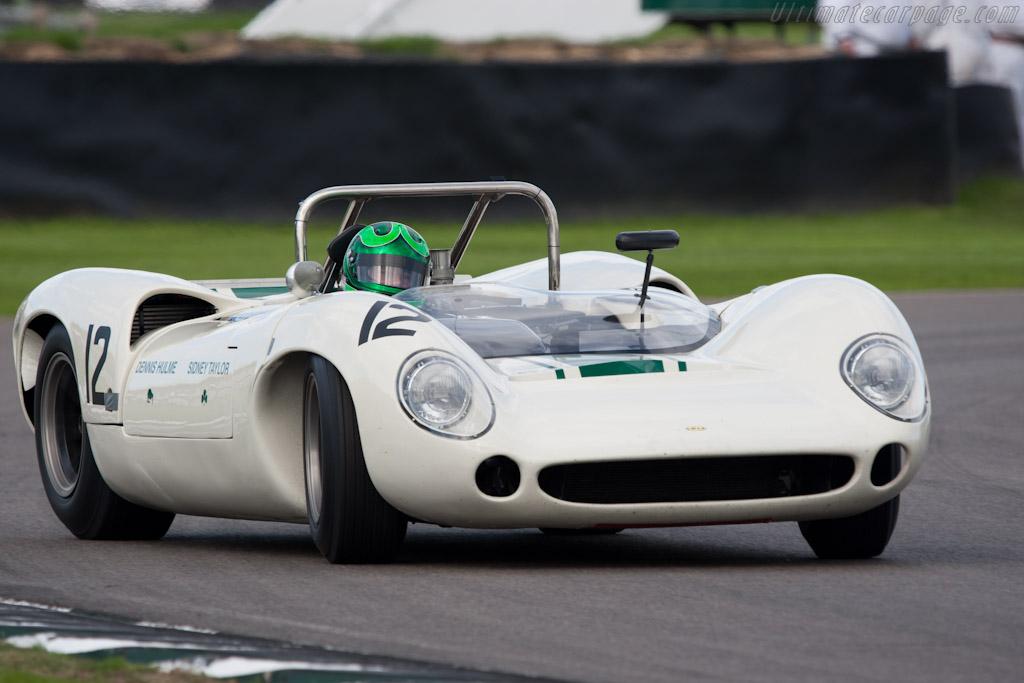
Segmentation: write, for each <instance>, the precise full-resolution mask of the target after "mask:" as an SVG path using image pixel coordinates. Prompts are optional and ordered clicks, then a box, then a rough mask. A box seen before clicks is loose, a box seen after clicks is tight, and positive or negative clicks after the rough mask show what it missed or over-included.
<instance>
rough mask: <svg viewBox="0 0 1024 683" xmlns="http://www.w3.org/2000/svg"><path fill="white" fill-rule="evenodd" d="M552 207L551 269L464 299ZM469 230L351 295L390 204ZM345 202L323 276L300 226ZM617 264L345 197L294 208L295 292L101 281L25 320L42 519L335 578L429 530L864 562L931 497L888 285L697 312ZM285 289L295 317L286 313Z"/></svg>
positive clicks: (48, 295)
mask: <svg viewBox="0 0 1024 683" xmlns="http://www.w3.org/2000/svg"><path fill="white" fill-rule="evenodd" d="M506 195H524V196H526V197H529V198H532V199H533V200H534V202H535V203H536V204H537V206H538V207H539V208H540V209H541V213H542V214H543V216H544V219H545V223H546V227H547V244H548V252H547V258H542V259H540V260H538V261H535V262H531V263H526V264H523V265H519V266H515V267H512V268H508V269H505V270H501V271H498V272H495V273H491V274H489V275H485V276H481V277H475V278H465V277H461V276H455V275H454V270H455V269H456V268H457V266H458V263H459V261H460V260H461V258H462V255H463V254H464V253H465V250H466V247H467V245H468V244H469V241H470V239H471V237H472V236H473V233H474V232H475V230H476V229H477V227H478V225H479V224H480V222H481V219H482V217H483V215H484V212H485V210H486V208H487V206H488V205H489V204H490V203H492V202H494V201H496V200H498V199H501V198H502V197H504V196H506ZM396 196H397V197H405V196H417V197H430V196H465V197H471V198H473V199H474V200H475V201H474V202H473V204H472V208H471V210H470V212H469V215H468V217H467V219H466V222H465V224H464V226H463V228H462V231H461V233H460V234H459V236H458V238H457V239H456V242H455V244H454V246H453V247H452V249H440V250H434V251H432V252H431V257H430V259H431V266H432V271H431V276H430V277H431V279H430V282H429V283H428V284H427V285H426V286H422V287H417V288H414V289H409V290H406V291H404V292H401V293H399V294H397V295H395V296H393V297H388V296H384V295H380V294H374V293H369V292H363V291H339V290H338V281H339V270H340V264H339V261H340V260H342V256H343V254H344V253H345V246H346V244H345V243H346V240H349V239H350V235H351V233H352V232H353V226H354V224H355V223H356V220H357V218H358V216H359V214H360V212H361V210H362V209H363V207H364V206H365V205H366V204H367V203H368V202H370V201H372V200H374V199H378V198H380V197H396ZM334 199H346V200H348V210H347V211H346V212H345V215H344V219H343V220H342V225H341V230H340V231H339V236H338V237H337V238H336V239H335V240H334V241H333V242H332V244H331V246H330V247H329V248H328V258H327V260H326V263H325V265H324V266H320V265H319V264H317V263H314V262H312V261H306V222H307V220H308V219H309V216H310V214H311V213H312V211H313V210H314V208H316V207H317V206H318V205H320V204H322V203H323V202H325V201H328V200H334ZM677 241H678V236H677V235H675V233H673V232H671V231H653V232H648V233H638V232H634V233H622V234H620V235H619V238H618V240H617V244H618V246H619V247H620V248H621V249H623V250H636V251H641V252H643V251H646V252H648V253H647V263H646V264H645V263H644V262H641V261H638V260H634V259H632V258H629V257H627V256H624V255H621V254H612V253H601V252H577V253H572V254H566V255H562V254H560V252H559V241H558V220H557V215H556V213H555V209H554V206H553V205H552V204H551V201H550V200H549V198H548V197H547V195H546V194H544V193H543V192H542V191H541V190H540V189H538V188H537V187H535V186H533V185H530V184H528V183H522V182H509V181H494V182H484V183H432V184H407V185H377V186H371V185H362V186H341V187H331V188H327V189H324V190H320V191H318V192H315V193H313V194H312V195H310V196H309V197H308V198H306V200H305V201H303V202H302V204H300V207H299V211H298V214H297V215H296V220H295V251H296V263H295V265H293V266H292V267H291V268H290V269H289V271H288V274H287V276H286V278H285V281H284V282H280V281H270V280H267V281H256V280H248V281H233V282H232V281H209V282H205V283H197V282H188V281H185V280H181V279H178V278H176V277H172V276H169V275H161V274H156V273H148V272H139V271H129V270H117V269H108V268H85V269H80V270H72V271H69V272H66V273H62V274H60V275H57V276H55V277H53V278H51V279H49V280H47V281H46V282H44V283H42V284H41V285H39V286H38V287H37V288H36V289H35V290H34V291H33V292H32V293H31V294H30V295H29V296H28V298H27V299H26V300H25V301H24V303H23V304H22V305H21V307H20V309H19V310H18V313H17V317H16V319H15V324H14V355H15V362H16V364H17V369H18V377H19V394H20V397H21V401H22V405H23V407H24V410H25V416H26V417H27V419H28V421H29V423H30V424H31V425H33V426H34V428H35V433H36V447H37V451H38V460H39V467H40V471H41V473H42V480H43V485H44V488H45V490H46V495H47V497H48V499H49V501H50V504H51V505H52V507H53V509H54V511H55V512H56V514H57V516H58V517H59V518H60V520H61V521H62V522H63V523H64V524H65V525H66V526H67V527H68V529H69V530H70V531H71V532H72V533H74V534H75V535H76V536H79V537H82V538H140V539H156V538H160V537H161V536H163V535H164V534H165V533H166V531H167V529H168V527H169V526H170V524H171V522H172V520H173V518H174V515H175V513H183V514H191V515H205V516H213V517H233V518H244V519H261V520H277V521H285V522H297V523H308V524H309V526H310V528H311V532H312V535H313V538H314V540H315V542H316V545H317V547H318V548H319V549H320V550H321V551H322V552H323V554H324V555H325V556H326V557H327V559H328V560H330V561H331V562H381V561H388V560H391V559H393V558H394V556H395V555H396V553H397V552H398V551H399V549H400V546H401V543H402V541H403V539H404V537H405V531H406V525H407V523H408V522H409V521H414V522H423V523H431V524H438V525H441V526H456V527H475V528H524V527H536V528H540V529H542V530H544V531H546V532H548V533H580V534H583V533H611V532H615V531H619V530H622V529H625V528H632V527H664V526H689V525H700V524H735V523H750V522H770V521H796V522H799V525H800V530H801V532H802V533H803V535H804V537H805V538H806V539H807V541H808V543H809V544H810V546H811V548H812V549H813V551H814V552H815V553H816V554H817V555H818V556H819V557H823V558H857V557H871V556H875V555H878V554H879V553H881V552H882V551H883V549H884V548H885V546H886V544H887V543H888V541H889V537H890V535H891V533H892V531H893V528H894V526H895V523H896V515H897V510H898V503H899V494H900V491H902V489H903V488H904V487H905V486H907V484H908V483H909V482H910V480H911V478H912V477H913V476H914V474H915V473H916V472H917V470H918V468H919V467H920V465H921V462H922V459H923V458H924V454H925V448H926V445H927V441H928V433H929V423H930V407H929V397H928V386H927V380H926V377H925V371H924V366H923V365H922V362H921V356H920V353H919V351H918V348H917V345H916V343H915V341H914V337H913V334H912V333H911V331H910V327H909V326H908V325H907V322H906V321H905V320H904V318H903V316H902V315H901V314H900V312H899V310H897V308H896V306H895V305H894V304H893V303H892V302H891V301H890V300H889V299H888V298H887V297H886V296H885V295H884V294H882V292H880V291H879V290H877V289H876V288H874V287H872V286H871V285H869V284H867V283H865V282H863V281H860V280H857V279H854V278H850V277H844V276H838V275H815V276H808V277H801V278H796V279H793V280H787V281H784V282H780V283H778V284H774V285H771V286H768V287H760V288H758V289H756V290H754V291H753V292H751V293H749V294H746V295H744V296H741V297H738V298H736V299H732V300H730V301H725V302H722V303H717V304H713V305H710V306H708V305H704V304H702V303H701V302H700V301H699V300H697V298H696V297H695V296H694V295H693V293H692V291H690V289H689V288H688V287H687V286H686V285H685V284H684V283H683V282H682V281H681V280H679V279H678V278H676V277H674V276H672V275H670V274H668V273H666V272H664V271H663V270H661V269H659V268H657V267H653V268H652V267H651V258H652V254H653V250H655V249H660V248H667V247H670V246H673V245H674V244H675V242H677ZM274 286H277V287H276V289H273V287H274Z"/></svg>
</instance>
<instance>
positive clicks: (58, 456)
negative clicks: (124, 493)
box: [33, 325, 174, 540]
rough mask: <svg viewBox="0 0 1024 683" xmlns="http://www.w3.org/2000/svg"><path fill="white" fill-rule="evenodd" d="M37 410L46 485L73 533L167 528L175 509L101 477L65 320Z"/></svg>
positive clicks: (48, 355)
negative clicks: (128, 493)
mask: <svg viewBox="0 0 1024 683" xmlns="http://www.w3.org/2000/svg"><path fill="white" fill-rule="evenodd" d="M33 409H34V413H35V427H36V453H37V456H38V459H39V471H40V474H42V477H43V488H44V489H46V497H47V498H48V499H49V501H50V507H52V508H53V511H54V513H56V515H57V518H58V519H60V521H61V522H63V523H64V526H66V527H67V528H68V530H69V531H70V532H71V533H73V534H74V535H75V536H78V537H79V538H85V539H92V540H99V539H107V540H110V539H136V540H156V539H158V538H162V537H163V535H164V534H166V533H167V529H169V528H170V526H171V522H173V521H174V513H173V512H160V511H158V510H150V509H149V508H144V507H142V506H140V505H136V504H134V503H130V502H128V501H127V500H125V499H124V498H122V497H120V496H119V495H117V494H116V493H114V492H113V491H112V490H111V489H110V487H109V486H107V483H106V482H105V481H103V477H102V475H100V471H99V469H98V468H97V467H96V461H95V460H94V459H93V455H92V446H91V445H90V444H89V432H88V431H87V429H86V426H85V422H84V421H83V419H82V403H81V399H80V398H79V388H78V379H77V375H76V373H75V362H74V353H73V352H72V350H71V339H70V338H69V337H68V333H67V330H65V329H64V327H63V326H61V325H56V326H55V327H54V328H53V329H52V330H50V333H49V334H48V335H47V336H46V341H45V342H44V343H43V351H42V354H41V355H40V357H39V370H38V372H37V374H36V391H35V404H34V406H33Z"/></svg>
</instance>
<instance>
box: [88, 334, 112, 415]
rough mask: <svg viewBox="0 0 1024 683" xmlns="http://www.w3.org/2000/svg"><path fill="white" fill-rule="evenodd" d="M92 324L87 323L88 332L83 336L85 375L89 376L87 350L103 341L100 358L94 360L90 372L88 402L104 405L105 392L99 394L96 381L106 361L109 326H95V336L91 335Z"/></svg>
mask: <svg viewBox="0 0 1024 683" xmlns="http://www.w3.org/2000/svg"><path fill="white" fill-rule="evenodd" d="M93 327H95V326H94V325H89V332H88V333H87V334H86V336H85V376H86V377H88V376H89V351H90V350H91V349H92V347H93V344H99V343H100V342H101V341H102V342H103V354H102V355H101V356H100V359H99V360H98V361H96V369H95V370H93V373H92V382H91V384H90V394H89V396H88V398H89V402H90V403H92V404H93V405H94V406H102V405H105V397H106V393H105V392H104V393H103V394H101V393H100V392H99V391H97V390H96V383H97V382H99V379H100V370H102V369H103V364H104V363H106V362H107V350H108V349H109V348H110V327H109V326H107V325H101V326H100V327H98V328H96V336H95V337H93V334H92V329H93Z"/></svg>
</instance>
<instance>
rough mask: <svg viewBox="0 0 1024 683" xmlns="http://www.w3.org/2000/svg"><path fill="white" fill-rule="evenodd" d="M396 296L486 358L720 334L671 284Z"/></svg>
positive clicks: (671, 343)
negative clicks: (642, 288)
mask: <svg viewBox="0 0 1024 683" xmlns="http://www.w3.org/2000/svg"><path fill="white" fill-rule="evenodd" d="M394 298H395V299H398V300H400V301H405V302H406V303H409V304H411V305H413V306H416V307H417V308H419V309H420V310H421V311H423V312H424V313H426V314H428V315H430V316H432V317H433V318H436V319H437V320H438V321H440V322H441V323H443V324H444V325H446V326H448V328H449V329H451V330H452V331H453V332H455V334H457V335H458V336H459V337H461V338H462V339H463V340H464V341H465V342H466V343H467V344H469V345H470V346H471V347H472V348H473V350H474V351H476V352H477V353H479V354H480V355H481V356H482V357H484V358H505V357H508V356H530V355H556V354H576V353H619V352H628V353H683V352H686V351H691V350H693V349H696V348H698V347H699V346H702V345H703V344H705V343H706V342H707V341H708V340H709V339H711V337H713V336H714V335H715V334H717V333H718V330H719V327H720V325H719V322H718V318H717V317H716V316H715V315H714V313H713V312H712V311H711V310H710V309H709V308H708V307H707V306H705V305H703V304H701V303H700V302H698V301H694V300H693V299H691V298H689V297H687V296H684V295H682V294H678V293H676V292H671V291H668V290H664V289H659V288H655V287H652V288H651V289H650V290H648V301H647V304H646V305H645V306H644V311H643V315H641V314H640V296H639V292H636V291H633V290H608V291H601V292H546V291H537V290H533V289H525V288H522V287H514V286H511V285H503V284H497V283H472V284H461V285H446V286H433V287H418V288H414V289H408V290H406V291H404V292H400V293H399V294H396V295H395V297H394Z"/></svg>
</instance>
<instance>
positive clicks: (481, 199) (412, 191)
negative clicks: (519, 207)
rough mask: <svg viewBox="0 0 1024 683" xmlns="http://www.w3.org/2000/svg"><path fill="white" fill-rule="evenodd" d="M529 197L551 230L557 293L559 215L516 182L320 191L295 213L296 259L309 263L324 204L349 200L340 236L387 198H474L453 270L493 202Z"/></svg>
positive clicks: (551, 283) (551, 276) (533, 189)
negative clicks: (310, 234) (313, 225)
mask: <svg viewBox="0 0 1024 683" xmlns="http://www.w3.org/2000/svg"><path fill="white" fill-rule="evenodd" d="M510 194H514V195H523V196H524V197H529V198H530V199H532V200H533V201H534V202H536V204H537V206H538V207H540V211H541V214H543V216H544V223H545V224H546V225H547V229H548V288H549V289H551V290H557V289H558V287H559V285H560V282H561V276H560V265H559V242H558V214H557V212H556V211H555V205H554V204H553V203H552V202H551V199H550V198H549V197H548V196H547V194H545V193H544V191H543V190H541V189H540V188H539V187H537V186H536V185H531V184H530V183H523V182H519V181H514V180H495V181H490V182H466V183H404V184H394V185H337V186H335V187H325V188H324V189H322V190H317V191H316V192H314V193H313V194H311V195H309V196H308V197H306V198H305V199H303V200H302V201H301V202H299V209H298V211H297V212H296V213H295V260H296V261H305V260H306V224H307V222H308V221H309V217H310V216H311V215H312V214H313V210H314V209H315V208H316V207H318V206H319V205H321V204H323V203H324V202H327V201H331V200H334V199H347V200H348V208H347V209H346V211H345V215H344V218H342V221H341V228H340V229H339V231H338V232H339V233H340V232H341V231H342V230H344V229H345V228H347V227H349V226H350V225H354V224H355V222H356V221H357V220H358V219H359V213H360V212H361V211H362V209H363V207H364V206H365V205H366V204H367V203H369V202H371V201H373V200H374V199H382V198H384V197H463V196H465V197H473V198H474V199H475V200H476V201H474V203H473V206H472V208H471V209H470V210H469V215H467V216H466V221H465V222H464V223H463V225H462V229H461V230H460V231H459V234H458V236H457V237H456V238H455V244H454V245H453V246H452V255H451V260H452V268H455V267H456V266H458V264H459V261H460V260H462V256H463V254H465V253H466V247H468V246H469V241H470V240H471V239H473V234H474V233H475V232H476V229H477V227H479V225H480V220H481V219H482V218H483V217H484V212H485V211H487V207H488V206H490V205H491V203H493V202H496V201H498V200H499V199H501V198H503V197H504V196H505V195H510Z"/></svg>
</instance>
